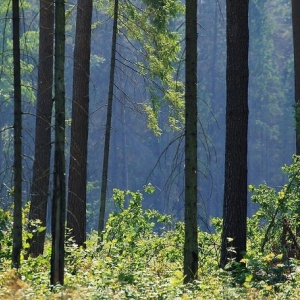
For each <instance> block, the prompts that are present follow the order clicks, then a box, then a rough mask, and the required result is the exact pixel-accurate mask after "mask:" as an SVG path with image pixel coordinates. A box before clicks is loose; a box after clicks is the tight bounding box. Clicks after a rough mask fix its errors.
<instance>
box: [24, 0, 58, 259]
mask: <svg viewBox="0 0 300 300" xmlns="http://www.w3.org/2000/svg"><path fill="white" fill-rule="evenodd" d="M39 27H40V32H39V65H38V87H37V107H36V122H35V149H34V153H35V155H34V163H33V168H32V172H33V177H32V186H31V205H30V211H29V220H30V221H31V220H32V221H34V220H37V219H38V220H40V221H41V226H43V227H46V217H47V203H48V197H49V177H50V156H51V115H52V107H53V100H52V85H53V30H54V6H53V1H52V0H43V1H40V26H39ZM45 235H46V231H45V230H44V231H43V232H40V233H34V234H33V236H32V238H31V239H30V240H29V241H28V242H29V244H30V248H29V251H28V254H29V255H31V256H32V257H36V256H38V255H40V254H43V250H44V242H45Z"/></svg>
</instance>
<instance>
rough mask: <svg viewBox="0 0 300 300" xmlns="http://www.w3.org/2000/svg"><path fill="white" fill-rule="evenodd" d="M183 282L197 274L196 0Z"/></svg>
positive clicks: (190, 24)
mask: <svg viewBox="0 0 300 300" xmlns="http://www.w3.org/2000/svg"><path fill="white" fill-rule="evenodd" d="M185 19H186V21H185V22H186V37H185V41H186V57H185V213H184V221H185V240H184V276H185V277H184V282H185V283H188V282H191V281H192V280H194V279H196V278H197V275H198V260H199V258H198V237H197V235H198V214H197V193H198V190H197V171H198V167H197V113H198V110H197V1H194V0H187V1H186V16H185Z"/></svg>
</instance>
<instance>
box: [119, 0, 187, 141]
mask: <svg viewBox="0 0 300 300" xmlns="http://www.w3.org/2000/svg"><path fill="white" fill-rule="evenodd" d="M134 2H135V1H133V2H132V1H121V3H120V11H121V13H120V20H119V29H120V31H121V32H122V34H123V35H125V36H126V39H127V38H130V40H131V41H132V43H133V44H134V45H136V44H137V45H138V46H134V49H135V50H134V51H136V49H139V50H138V51H137V53H136V55H135V56H136V59H135V61H134V62H133V64H135V66H136V67H137V68H138V72H139V73H140V75H141V76H143V78H144V81H145V84H146V86H147V91H148V95H149V97H150V99H149V100H150V102H149V101H148V102H147V101H143V102H144V109H145V112H146V114H147V116H148V127H149V128H150V129H151V130H153V132H154V133H155V134H156V135H159V134H161V129H160V127H159V124H158V123H159V122H158V120H159V112H160V110H161V107H162V106H163V105H164V104H165V103H167V106H168V107H169V115H170V118H171V119H170V120H169V121H170V125H171V127H172V128H173V129H179V124H177V126H174V119H176V120H177V121H178V122H182V121H183V118H184V117H183V116H184V111H183V108H184V102H183V93H184V85H183V83H182V82H181V81H180V79H179V65H180V62H181V59H180V54H181V51H182V50H181V44H180V40H181V35H180V34H179V33H178V32H175V31H174V29H173V30H172V28H174V24H173V26H170V23H171V22H175V20H176V19H178V18H179V19H180V16H181V15H182V14H183V11H184V6H183V5H182V4H181V2H180V1H178V0H160V1H149V0H144V1H142V4H141V6H139V5H138V4H137V3H134Z"/></svg>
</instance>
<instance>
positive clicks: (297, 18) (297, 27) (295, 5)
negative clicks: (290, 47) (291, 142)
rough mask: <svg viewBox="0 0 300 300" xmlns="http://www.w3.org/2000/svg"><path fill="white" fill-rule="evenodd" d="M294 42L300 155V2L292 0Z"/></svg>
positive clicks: (297, 135) (297, 148) (299, 150)
mask: <svg viewBox="0 0 300 300" xmlns="http://www.w3.org/2000/svg"><path fill="white" fill-rule="evenodd" d="M292 22H293V41H294V72H295V75H294V76H295V102H296V103H295V106H296V113H295V115H296V154H297V155H300V1H299V0H292Z"/></svg>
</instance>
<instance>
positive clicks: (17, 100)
mask: <svg viewBox="0 0 300 300" xmlns="http://www.w3.org/2000/svg"><path fill="white" fill-rule="evenodd" d="M12 5H13V61H14V63H13V64H14V65H13V68H14V167H13V170H14V187H13V190H14V212H13V247H12V266H13V267H14V268H17V269H18V268H19V267H20V254H21V249H22V102H21V64H20V59H21V58H20V13H19V1H18V0H13V2H12Z"/></svg>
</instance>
